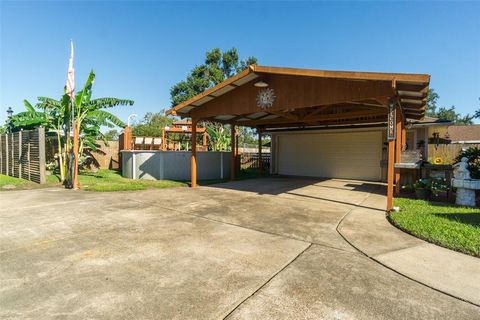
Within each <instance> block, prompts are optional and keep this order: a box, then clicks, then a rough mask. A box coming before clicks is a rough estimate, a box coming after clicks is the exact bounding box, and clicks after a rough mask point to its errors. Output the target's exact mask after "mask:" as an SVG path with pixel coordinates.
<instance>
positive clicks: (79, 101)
mask: <svg viewBox="0 0 480 320" xmlns="http://www.w3.org/2000/svg"><path fill="white" fill-rule="evenodd" d="M94 82H95V72H94V71H93V69H92V70H90V73H89V75H88V77H87V81H86V82H85V86H84V87H83V89H82V91H80V92H79V93H78V94H77V96H76V98H75V105H76V106H77V108H78V107H81V106H82V105H85V104H88V102H89V101H90V97H91V96H92V86H93V83H94Z"/></svg>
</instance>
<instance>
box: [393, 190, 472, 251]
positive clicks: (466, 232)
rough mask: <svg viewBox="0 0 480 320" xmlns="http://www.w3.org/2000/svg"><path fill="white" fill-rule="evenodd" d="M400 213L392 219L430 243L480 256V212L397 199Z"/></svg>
mask: <svg viewBox="0 0 480 320" xmlns="http://www.w3.org/2000/svg"><path fill="white" fill-rule="evenodd" d="M395 205H396V206H399V207H400V211H399V212H391V213H390V214H389V220H390V221H391V222H392V223H393V224H394V225H395V226H397V227H399V228H400V229H402V230H404V231H406V232H408V233H410V234H412V235H414V236H416V237H419V238H421V239H423V240H426V241H428V242H432V243H434V244H437V245H440V246H442V247H446V248H449V249H453V250H456V251H459V252H463V253H466V254H469V255H472V256H476V257H480V209H479V208H468V207H461V206H457V205H453V204H445V203H438V202H429V201H425V200H417V199H406V198H397V199H395Z"/></svg>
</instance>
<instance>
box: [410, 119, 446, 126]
mask: <svg viewBox="0 0 480 320" xmlns="http://www.w3.org/2000/svg"><path fill="white" fill-rule="evenodd" d="M407 122H408V123H410V124H412V125H413V127H431V126H448V125H451V124H452V121H450V120H445V119H439V118H433V117H424V118H423V119H409V120H408V121H407Z"/></svg>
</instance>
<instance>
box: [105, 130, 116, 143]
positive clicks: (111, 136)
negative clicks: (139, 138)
mask: <svg viewBox="0 0 480 320" xmlns="http://www.w3.org/2000/svg"><path fill="white" fill-rule="evenodd" d="M119 135H120V133H119V132H118V130H117V129H110V130H108V131H107V132H105V133H104V134H103V136H104V137H105V140H107V141H117V140H118V136H119Z"/></svg>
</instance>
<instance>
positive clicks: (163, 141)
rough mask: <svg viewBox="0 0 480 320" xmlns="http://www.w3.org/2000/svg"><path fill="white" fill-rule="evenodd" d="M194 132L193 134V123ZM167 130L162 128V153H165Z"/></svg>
mask: <svg viewBox="0 0 480 320" xmlns="http://www.w3.org/2000/svg"><path fill="white" fill-rule="evenodd" d="M192 132H193V123H192ZM165 150H166V149H165V128H162V151H165Z"/></svg>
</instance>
